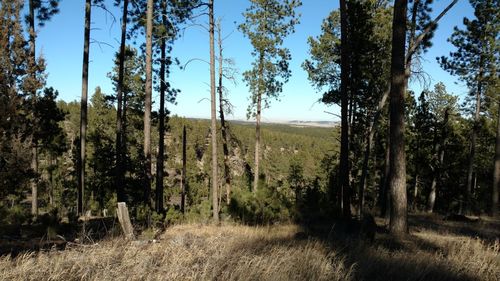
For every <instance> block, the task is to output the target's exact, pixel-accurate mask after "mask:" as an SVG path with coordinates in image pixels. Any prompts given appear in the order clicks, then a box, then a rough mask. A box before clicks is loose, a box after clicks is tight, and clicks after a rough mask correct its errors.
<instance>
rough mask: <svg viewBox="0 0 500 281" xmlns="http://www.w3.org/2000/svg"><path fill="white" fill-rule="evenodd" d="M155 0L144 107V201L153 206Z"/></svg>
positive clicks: (150, 3) (148, 28) (150, 15)
mask: <svg viewBox="0 0 500 281" xmlns="http://www.w3.org/2000/svg"><path fill="white" fill-rule="evenodd" d="M152 59H153V0H148V2H147V13H146V89H145V103H144V106H145V109H144V160H145V161H144V162H145V163H144V165H145V166H144V202H145V203H146V205H147V206H151V179H152V176H151V94H152V91H153V80H152V79H153V77H152V76H153V73H152V71H153V67H152Z"/></svg>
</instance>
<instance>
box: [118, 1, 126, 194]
mask: <svg viewBox="0 0 500 281" xmlns="http://www.w3.org/2000/svg"><path fill="white" fill-rule="evenodd" d="M127 16H128V0H123V16H122V30H121V41H120V57H119V62H118V63H119V65H118V85H117V87H116V88H117V93H116V196H117V199H118V202H124V201H125V194H124V184H125V171H124V166H123V165H124V163H123V162H124V159H123V158H124V157H123V156H124V151H123V142H124V137H123V135H124V132H123V115H124V114H123V112H122V105H123V101H122V99H123V76H124V74H123V73H124V68H125V67H124V65H125V41H126V33H127Z"/></svg>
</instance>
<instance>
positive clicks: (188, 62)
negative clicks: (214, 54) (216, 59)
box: [182, 58, 210, 70]
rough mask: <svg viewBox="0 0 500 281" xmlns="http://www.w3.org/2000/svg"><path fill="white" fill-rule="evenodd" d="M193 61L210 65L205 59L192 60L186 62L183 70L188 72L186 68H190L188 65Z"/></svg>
mask: <svg viewBox="0 0 500 281" xmlns="http://www.w3.org/2000/svg"><path fill="white" fill-rule="evenodd" d="M193 61H201V62H204V63H206V64H210V63H209V62H208V61H206V60H204V59H200V58H194V59H190V60H188V61H187V62H186V64H184V66H182V69H183V70H186V67H187V66H188V64H190V63H191V62H193Z"/></svg>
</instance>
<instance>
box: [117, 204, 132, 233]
mask: <svg viewBox="0 0 500 281" xmlns="http://www.w3.org/2000/svg"><path fill="white" fill-rule="evenodd" d="M118 221H119V222H120V225H121V226H122V230H123V234H125V237H126V238H127V239H135V235H134V228H133V227H132V223H131V222H130V216H129V215H128V209H127V204H125V202H118Z"/></svg>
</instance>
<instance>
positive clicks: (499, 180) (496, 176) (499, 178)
mask: <svg viewBox="0 0 500 281" xmlns="http://www.w3.org/2000/svg"><path fill="white" fill-rule="evenodd" d="M499 185H500V103H498V116H497V136H496V143H495V168H494V170H493V188H492V193H491V215H492V216H497V215H498V186H499Z"/></svg>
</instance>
